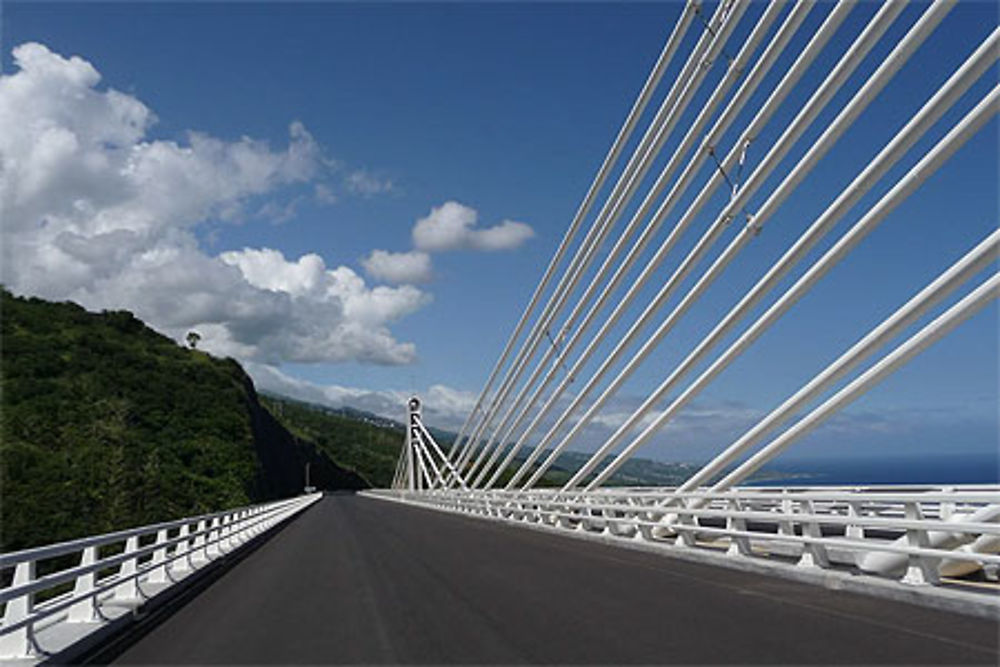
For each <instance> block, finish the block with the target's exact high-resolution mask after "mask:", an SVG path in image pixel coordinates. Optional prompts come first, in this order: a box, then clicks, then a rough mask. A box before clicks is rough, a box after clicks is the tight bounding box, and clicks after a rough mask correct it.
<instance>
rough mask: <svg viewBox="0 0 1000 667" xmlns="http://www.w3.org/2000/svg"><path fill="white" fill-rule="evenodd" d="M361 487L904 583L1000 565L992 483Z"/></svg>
mask: <svg viewBox="0 0 1000 667" xmlns="http://www.w3.org/2000/svg"><path fill="white" fill-rule="evenodd" d="M366 494H367V495H373V496H377V497H380V498H384V499H388V500H398V501H402V502H407V503H412V504H418V505H423V506H429V507H433V508H436V509H440V510H448V511H454V512H460V513H464V514H472V515H478V516H481V517H484V518H492V519H496V520H501V521H507V522H512V523H516V524H537V525H542V526H547V527H550V528H552V529H554V530H562V531H567V532H573V533H577V534H589V535H593V536H600V537H604V538H609V539H611V540H612V541H614V540H620V541H622V542H635V541H639V542H645V543H649V544H659V545H663V546H667V547H674V548H678V549H684V550H689V551H692V552H697V551H699V550H700V551H701V552H715V553H723V554H725V555H727V556H731V557H733V558H736V559H757V560H767V561H771V562H773V564H774V565H776V566H779V567H780V566H781V565H784V566H795V567H800V568H806V567H808V568H823V569H831V570H837V569H840V570H847V571H853V572H859V573H863V574H868V575H874V576H877V577H880V578H887V579H891V580H895V581H897V582H899V583H900V584H906V585H924V586H940V585H941V584H942V576H944V577H957V576H962V575H968V574H971V573H973V572H977V571H979V570H981V569H983V570H985V571H986V574H987V577H988V578H991V579H995V577H996V571H997V568H998V567H1000V555H997V552H998V551H1000V486H997V485H979V486H950V487H935V486H907V487H901V486H883V487H776V488H768V487H761V488H753V487H742V488H737V489H733V490H728V491H723V492H711V491H707V490H696V491H691V492H684V493H681V492H677V491H676V490H675V489H671V488H642V489H601V490H598V491H589V492H585V491H579V492H575V493H574V492H565V491H559V490H545V489H539V490H532V491H528V492H523V491H500V490H491V491H459V490H454V489H452V490H449V491H430V490H424V491H399V490H396V491H382V490H380V491H369V492H366ZM995 592H996V591H995V590H994V593H995Z"/></svg>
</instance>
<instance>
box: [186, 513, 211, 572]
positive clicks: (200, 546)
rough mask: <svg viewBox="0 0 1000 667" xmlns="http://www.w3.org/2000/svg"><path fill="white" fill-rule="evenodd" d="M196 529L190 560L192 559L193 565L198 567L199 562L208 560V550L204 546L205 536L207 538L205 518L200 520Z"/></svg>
mask: <svg viewBox="0 0 1000 667" xmlns="http://www.w3.org/2000/svg"><path fill="white" fill-rule="evenodd" d="M194 530H195V533H196V535H195V538H194V543H193V544H192V545H191V549H192V551H191V559H190V560H191V565H193V566H195V567H197V566H198V565H197V563H198V562H200V561H207V560H208V552H206V551H205V548H204V545H205V538H206V535H205V520H204V519H202V520H201V521H199V522H198V525H197V526H196V527H195V529H194Z"/></svg>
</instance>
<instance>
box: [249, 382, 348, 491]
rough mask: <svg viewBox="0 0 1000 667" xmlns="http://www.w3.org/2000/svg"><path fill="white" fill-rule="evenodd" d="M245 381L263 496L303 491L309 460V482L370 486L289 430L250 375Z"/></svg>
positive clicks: (341, 486) (326, 485)
mask: <svg viewBox="0 0 1000 667" xmlns="http://www.w3.org/2000/svg"><path fill="white" fill-rule="evenodd" d="M246 381H247V397H248V399H249V404H248V406H247V407H248V413H249V417H250V429H251V432H252V433H253V442H254V449H255V451H256V455H257V461H258V462H259V465H260V468H259V470H260V476H259V477H258V484H259V485H260V491H261V493H262V494H263V495H264V496H266V497H272V498H274V497H277V498H280V497H285V496H290V495H293V494H295V493H299V492H301V491H302V488H303V486H304V485H305V467H306V463H309V482H310V484H311V485H312V486H315V487H316V488H317V489H324V490H331V491H332V490H352V491H356V490H359V489H365V488H368V484H367V483H366V482H365V480H364V479H362V478H361V477H360V476H358V475H357V474H355V473H354V472H352V471H349V470H344V469H343V468H341V467H340V466H338V465H337V464H335V463H333V462H332V461H331V460H330V459H329V458H328V457H327V456H326V455H325V454H324V453H322V452H320V451H318V450H317V448H316V445H314V444H313V443H310V442H305V441H302V440H299V439H298V438H296V437H295V436H293V435H292V434H291V433H289V432H288V430H287V429H286V428H285V427H284V426H282V425H281V424H280V423H278V420H277V419H275V418H274V416H273V415H272V414H271V413H270V412H268V411H267V409H266V408H264V406H262V405H261V404H260V401H259V400H258V398H257V392H256V391H254V388H253V383H252V382H251V381H250V378H249V377H247V378H246Z"/></svg>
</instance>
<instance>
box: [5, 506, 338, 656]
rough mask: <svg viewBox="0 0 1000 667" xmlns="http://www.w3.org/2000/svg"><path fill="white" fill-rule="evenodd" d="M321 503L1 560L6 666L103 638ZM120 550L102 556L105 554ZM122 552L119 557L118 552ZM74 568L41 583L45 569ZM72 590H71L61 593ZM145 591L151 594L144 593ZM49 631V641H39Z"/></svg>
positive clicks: (127, 533)
mask: <svg viewBox="0 0 1000 667" xmlns="http://www.w3.org/2000/svg"><path fill="white" fill-rule="evenodd" d="M321 497H322V494H320V493H314V494H308V495H303V496H299V497H296V498H290V499H286V500H280V501H276V502H272V503H266V504H261V505H254V506H247V507H240V508H236V509H231V510H225V511H222V512H214V513H210V514H202V515H198V516H193V517H188V518H184V519H178V520H176V521H167V522H162V523H157V524H151V525H148V526H140V527H138V528H130V529H128V530H121V531H116V532H113V533H106V534H103V535H95V536H90V537H85V538H81V539H78V540H71V541H68V542H61V543H58V544H52V545H46V546H42V547H35V548H31V549H25V550H22V551H17V552H12V553H7V554H2V555H0V571H4V572H7V573H9V572H10V570H11V569H13V577H12V580H11V583H10V584H9V585H7V586H6V587H4V588H3V589H0V604H3V605H4V613H3V620H2V621H0V660H12V659H15V660H18V661H28V662H31V661H40V660H43V659H45V658H46V657H48V656H51V655H53V654H55V653H58V652H59V651H63V650H65V649H66V648H68V647H69V646H70V645H72V644H73V643H75V642H77V641H79V640H81V639H83V638H85V637H87V636H89V635H91V634H93V633H94V632H97V631H98V630H100V629H101V628H103V627H105V626H106V625H108V624H109V623H110V622H112V621H114V620H116V619H117V618H118V617H120V616H121V613H120V611H119V612H118V613H116V612H115V610H116V609H117V610H121V609H124V610H130V609H136V608H138V607H139V606H141V605H142V604H144V603H145V602H146V601H147V600H148V599H150V598H152V597H154V596H156V595H158V594H159V593H161V592H163V591H164V590H166V589H168V588H171V587H172V586H174V585H176V584H179V583H181V582H183V581H185V580H186V579H187V577H188V576H189V575H190V574H192V573H193V572H195V571H197V570H200V569H202V568H203V567H204V566H205V565H207V564H209V563H212V562H214V561H216V560H218V559H219V558H220V557H222V556H225V555H228V554H231V553H233V552H235V551H237V550H238V549H240V548H241V547H243V546H244V545H246V544H248V543H250V542H251V541H252V540H253V539H254V538H256V537H257V536H259V535H261V534H263V533H265V532H267V531H268V530H270V529H271V528H274V527H275V526H277V525H278V524H280V523H281V522H283V521H284V520H285V519H287V518H290V517H291V516H293V515H295V514H297V513H298V512H301V511H302V510H304V509H305V508H307V507H309V506H310V505H311V504H312V503H314V502H316V501H317V500H319V499H320V498H321ZM110 549H115V551H114V552H113V553H106V554H104V555H101V553H100V552H101V550H110ZM118 549H120V551H118ZM73 556H78V561H77V563H76V564H69V565H65V564H62V563H59V564H58V565H56V567H57V569H55V570H54V571H52V572H49V573H46V574H44V575H43V576H36V571H37V569H38V565H39V564H40V563H42V564H45V565H46V566H48V567H52V566H53V562H52V561H55V560H56V559H59V560H68V559H70V558H71V557H73ZM70 583H72V585H73V588H72V590H68V591H62V590H60V589H61V588H65V587H66V586H68V585H70ZM144 589H145V590H144ZM43 631H48V632H47V634H46V637H45V638H44V640H43V638H42V637H41V636H40V633H42V632H43Z"/></svg>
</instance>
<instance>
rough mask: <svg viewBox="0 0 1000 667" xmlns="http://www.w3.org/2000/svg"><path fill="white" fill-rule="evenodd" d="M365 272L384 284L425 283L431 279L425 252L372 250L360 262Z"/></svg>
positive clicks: (428, 257) (429, 261)
mask: <svg viewBox="0 0 1000 667" xmlns="http://www.w3.org/2000/svg"><path fill="white" fill-rule="evenodd" d="M361 265H362V266H363V267H365V272H366V273H367V274H368V275H369V276H370V277H371V278H373V279H374V280H379V281H382V282H386V283H396V284H399V283H425V282H427V281H428V280H430V279H431V274H432V269H431V257H430V255H428V254H427V253H425V252H420V251H419V250H411V251H410V252H388V251H386V250H372V251H371V254H369V255H368V256H367V257H365V258H363V259H362V260H361Z"/></svg>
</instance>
